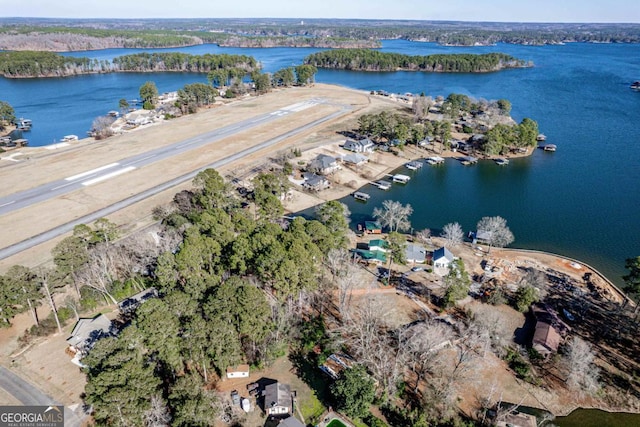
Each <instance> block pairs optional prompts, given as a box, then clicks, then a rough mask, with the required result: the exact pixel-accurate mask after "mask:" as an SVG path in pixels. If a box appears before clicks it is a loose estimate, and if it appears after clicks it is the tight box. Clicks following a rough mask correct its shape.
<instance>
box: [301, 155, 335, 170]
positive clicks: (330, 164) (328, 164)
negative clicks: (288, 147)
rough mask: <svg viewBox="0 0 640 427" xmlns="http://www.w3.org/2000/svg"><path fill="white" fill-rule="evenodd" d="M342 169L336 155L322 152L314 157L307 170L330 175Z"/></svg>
mask: <svg viewBox="0 0 640 427" xmlns="http://www.w3.org/2000/svg"><path fill="white" fill-rule="evenodd" d="M338 169H340V165H339V164H338V160H337V159H336V158H335V157H331V156H327V155H326V154H320V155H318V157H316V158H315V159H313V160H312V161H311V162H310V163H309V166H308V167H307V170H309V172H315V173H319V174H320V175H328V174H330V173H333V172H335V171H337V170H338Z"/></svg>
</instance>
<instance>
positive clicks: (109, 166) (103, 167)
mask: <svg viewBox="0 0 640 427" xmlns="http://www.w3.org/2000/svg"><path fill="white" fill-rule="evenodd" d="M119 164H120V163H111V164H110V165H105V166H100V167H99V168H96V169H92V170H90V171H87V172H82V173H79V174H77V175H73V176H70V177H69V178H65V179H64V180H65V181H75V180H76V179H80V178H84V177H85V176H87V175H91V174H94V173H96V172H102V171H103V170H106V169H111V168H115V167H116V166H118V165H119Z"/></svg>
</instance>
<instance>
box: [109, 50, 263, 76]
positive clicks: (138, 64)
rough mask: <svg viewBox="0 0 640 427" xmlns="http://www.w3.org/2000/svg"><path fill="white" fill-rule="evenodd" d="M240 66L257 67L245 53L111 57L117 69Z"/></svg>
mask: <svg viewBox="0 0 640 427" xmlns="http://www.w3.org/2000/svg"><path fill="white" fill-rule="evenodd" d="M227 68H242V69H244V70H246V72H251V71H253V70H255V69H257V68H258V63H257V61H256V60H255V58H253V57H251V56H246V55H226V54H222V55H213V54H208V53H207V54H204V55H189V54H187V53H180V52H163V53H136V54H133V55H124V56H119V57H117V58H114V59H113V69H114V70H117V71H143V72H146V71H181V72H193V73H208V72H210V71H213V70H218V69H227Z"/></svg>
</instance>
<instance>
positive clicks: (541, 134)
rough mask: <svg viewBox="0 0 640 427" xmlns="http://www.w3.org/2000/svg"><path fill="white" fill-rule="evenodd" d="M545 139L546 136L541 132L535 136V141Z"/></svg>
mask: <svg viewBox="0 0 640 427" xmlns="http://www.w3.org/2000/svg"><path fill="white" fill-rule="evenodd" d="M546 140H547V136H546V135H545V134H543V133H539V134H538V136H536V141H546Z"/></svg>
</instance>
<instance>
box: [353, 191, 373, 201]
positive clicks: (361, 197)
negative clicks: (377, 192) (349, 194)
mask: <svg viewBox="0 0 640 427" xmlns="http://www.w3.org/2000/svg"><path fill="white" fill-rule="evenodd" d="M353 198H354V199H356V200H360V201H362V202H366V201H368V200H369V199H370V198H371V196H370V195H369V194H367V193H363V192H362V191H356V192H355V193H353Z"/></svg>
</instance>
